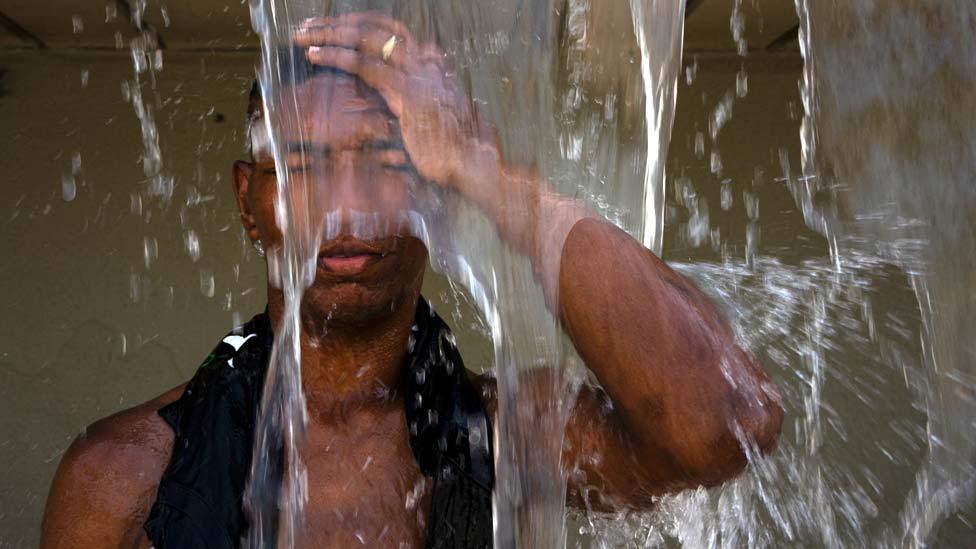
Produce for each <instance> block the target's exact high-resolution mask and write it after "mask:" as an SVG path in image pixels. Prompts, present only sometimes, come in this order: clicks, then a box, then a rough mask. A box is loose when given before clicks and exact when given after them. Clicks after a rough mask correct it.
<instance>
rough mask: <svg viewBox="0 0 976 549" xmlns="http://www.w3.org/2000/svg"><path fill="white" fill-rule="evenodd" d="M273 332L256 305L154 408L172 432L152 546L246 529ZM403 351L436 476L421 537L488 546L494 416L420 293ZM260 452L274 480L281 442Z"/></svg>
mask: <svg viewBox="0 0 976 549" xmlns="http://www.w3.org/2000/svg"><path fill="white" fill-rule="evenodd" d="M273 339H274V336H273V333H272V330H271V324H270V321H269V320H268V316H267V314H260V315H257V316H256V317H254V318H253V319H252V320H251V321H250V322H248V323H247V324H245V325H244V326H243V327H242V328H241V329H240V330H237V331H235V332H232V333H231V334H229V335H228V336H227V337H225V338H224V339H223V340H222V341H221V342H220V343H219V344H217V347H216V348H215V349H214V350H213V352H212V353H211V354H210V355H209V356H208V357H207V359H206V360H205V361H204V363H203V365H201V366H200V369H199V370H198V371H197V373H196V375H195V376H194V377H193V379H192V380H191V381H190V383H189V384H188V385H187V388H186V390H185V391H184V394H183V396H182V397H181V398H180V399H179V400H177V401H175V402H173V403H172V404H170V405H168V406H166V407H164V408H162V409H161V410H160V411H159V414H160V416H162V417H163V419H165V420H166V422H167V423H168V424H169V425H170V427H172V428H173V431H174V433H175V439H174V443H173V452H172V455H171V456H170V462H169V465H168V466H167V468H166V470H165V472H164V473H163V476H162V479H161V480H160V483H159V490H158V492H157V496H156V501H155V503H154V504H153V506H152V508H151V510H150V514H149V518H148V520H147V521H146V524H145V530H146V534H147V535H148V536H149V539H150V540H151V541H152V542H153V546H154V547H155V548H156V549H174V548H180V549H232V548H236V547H240V546H241V543H242V540H243V539H244V538H245V537H246V535H247V529H248V521H247V515H246V513H245V511H244V505H243V496H244V490H245V487H246V485H247V480H248V475H249V474H250V469H251V453H252V448H253V446H254V430H255V423H256V419H257V413H258V405H259V403H260V402H261V392H262V388H263V384H264V377H265V373H266V371H267V367H268V359H269V357H270V355H271V345H272V343H273ZM408 351H409V352H408V357H407V364H406V366H405V368H404V374H403V375H404V376H405V377H404V387H405V399H404V401H405V410H404V412H405V414H406V418H407V424H408V426H409V428H410V446H411V448H412V450H413V453H414V456H415V458H416V459H417V463H418V465H419V466H420V469H421V471H422V472H423V473H424V475H426V476H428V477H431V478H432V479H433V481H434V486H433V494H432V502H431V509H430V515H429V518H428V521H429V529H428V534H427V544H426V546H427V548H428V549H442V548H448V547H450V548H460V549H484V548H488V547H491V546H492V535H493V534H492V530H493V529H492V515H491V492H492V489H493V487H494V478H493V458H492V442H491V434H492V433H491V424H490V421H489V418H488V415H487V413H486V411H485V409H484V405H483V404H482V401H481V398H480V396H479V395H478V394H477V390H476V389H475V388H474V386H473V385H472V384H471V383H470V382H469V381H468V378H467V375H466V371H465V369H464V364H463V362H462V361H461V357H460V355H459V354H458V351H457V348H456V346H455V345H454V337H453V335H452V334H451V332H450V330H449V329H448V327H447V325H446V324H445V323H444V321H443V320H442V319H441V318H440V317H439V316H437V314H436V313H434V311H433V310H432V309H431V308H430V307H429V305H428V304H427V303H426V301H424V300H423V299H421V300H420V302H419V303H418V306H417V313H416V319H415V324H414V326H413V328H412V331H411V337H410V348H409V349H408ZM266 462H267V464H268V466H269V467H270V468H271V471H273V472H274V473H275V477H276V478H278V480H279V483H280V479H281V472H282V471H283V469H282V453H281V451H280V449H278V451H272V455H269V456H266ZM272 539H273V537H272Z"/></svg>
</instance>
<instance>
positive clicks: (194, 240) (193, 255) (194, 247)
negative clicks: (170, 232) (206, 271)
mask: <svg viewBox="0 0 976 549" xmlns="http://www.w3.org/2000/svg"><path fill="white" fill-rule="evenodd" d="M184 244H185V245H186V253H187V254H189V256H190V259H191V260H192V261H194V262H196V261H197V260H198V259H200V238H199V237H198V236H197V233H196V231H194V230H193V229H190V230H188V231H186V235H185V242H184Z"/></svg>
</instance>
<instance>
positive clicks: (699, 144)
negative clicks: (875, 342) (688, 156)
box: [695, 132, 705, 160]
mask: <svg viewBox="0 0 976 549" xmlns="http://www.w3.org/2000/svg"><path fill="white" fill-rule="evenodd" d="M695 158H697V159H699V160H701V159H702V158H705V134H704V133H702V132H695Z"/></svg>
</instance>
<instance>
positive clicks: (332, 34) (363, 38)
mask: <svg viewBox="0 0 976 549" xmlns="http://www.w3.org/2000/svg"><path fill="white" fill-rule="evenodd" d="M393 36H395V35H392V34H390V33H389V32H388V31H386V30H384V29H381V28H379V27H370V26H348V25H345V26H341V27H332V26H327V27H318V28H309V29H305V30H300V31H298V32H297V33H296V34H295V44H296V45H298V46H301V47H306V48H307V47H311V46H338V47H342V48H349V49H356V50H358V51H359V52H361V53H363V54H366V55H370V56H373V57H379V58H382V59H383V60H384V61H386V62H387V63H390V64H393V65H399V64H401V63H403V62H404V61H405V60H406V56H407V49H408V47H407V45H406V44H401V41H400V39H399V38H397V39H396V42H395V43H393V46H392V50H390V54H389V56H384V53H385V52H384V50H385V49H388V48H389V47H390V46H388V45H387V44H388V43H389V42H390V40H391V37H393Z"/></svg>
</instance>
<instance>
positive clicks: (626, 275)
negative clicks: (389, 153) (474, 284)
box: [296, 13, 783, 506]
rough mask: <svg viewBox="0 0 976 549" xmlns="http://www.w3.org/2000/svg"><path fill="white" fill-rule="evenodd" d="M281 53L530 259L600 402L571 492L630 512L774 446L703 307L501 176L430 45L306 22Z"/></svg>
mask: <svg viewBox="0 0 976 549" xmlns="http://www.w3.org/2000/svg"><path fill="white" fill-rule="evenodd" d="M296 43H297V44H298V45H300V46H303V47H306V48H308V51H307V56H308V59H309V60H310V61H311V62H312V63H316V64H320V65H325V66H330V67H333V68H337V69H340V70H343V71H346V72H349V73H351V74H354V75H356V76H358V77H360V78H361V79H362V80H363V81H364V82H365V83H366V84H368V85H369V86H371V87H373V88H374V89H376V90H377V91H378V92H379V93H380V94H381V95H382V96H383V98H384V99H385V100H386V103H387V105H388V106H389V108H390V111H391V112H392V113H393V115H394V116H395V117H396V118H397V119H398V121H399V125H400V131H401V133H402V136H403V142H404V145H405V147H406V149H407V152H408V154H409V156H410V160H411V162H412V163H413V164H414V166H415V167H416V169H417V171H418V173H419V174H420V175H421V176H422V177H423V178H424V179H426V180H428V181H432V182H435V183H437V184H440V185H443V186H445V187H448V188H452V189H454V190H456V191H458V192H459V193H461V194H462V195H463V196H465V197H466V198H467V199H468V200H470V201H471V202H473V203H475V204H477V205H478V206H479V207H480V208H481V209H482V210H483V211H484V212H485V213H486V214H487V215H488V217H489V218H491V219H492V220H494V222H495V225H496V227H497V228H498V231H499V233H500V234H501V236H502V238H504V239H505V240H506V241H507V242H508V243H509V244H510V245H511V246H513V247H514V248H515V249H518V250H521V251H522V252H523V253H525V254H526V255H527V256H529V257H530V258H531V260H532V262H533V265H534V266H535V269H536V271H537V272H538V274H539V277H540V280H541V281H542V285H543V288H544V289H545V292H546V295H547V297H548V300H549V303H550V305H551V306H552V307H553V308H554V309H555V310H557V312H558V314H559V316H560V318H561V319H562V322H563V325H564V326H565V328H566V330H567V332H568V333H569V335H570V337H571V338H572V340H573V343H574V345H575V346H576V349H577V350H578V351H579V354H580V356H581V357H582V358H583V360H584V361H585V362H586V365H587V367H588V368H589V369H590V370H592V372H593V373H594V374H595V375H596V377H597V379H598V380H599V381H600V384H601V385H602V387H603V389H604V390H605V392H603V391H599V390H596V389H593V388H587V389H585V390H584V391H583V393H582V394H581V395H580V398H579V402H578V403H577V406H576V410H575V412H574V414H573V417H572V419H571V421H570V425H569V430H568V435H567V450H566V456H565V457H566V459H567V460H568V462H569V463H571V464H576V465H577V466H578V469H579V471H578V472H579V474H578V475H573V478H576V479H583V478H585V479H586V480H585V482H584V481H582V480H580V481H574V482H575V484H574V485H573V486H572V488H573V489H574V490H575V491H577V492H579V491H580V490H582V489H583V487H584V485H585V486H589V487H590V488H595V489H596V490H598V491H600V492H601V493H602V494H603V495H604V496H605V499H606V500H607V501H608V505H610V504H612V505H616V503H615V502H622V504H624V505H636V506H643V505H645V504H648V503H649V501H650V497H649V496H652V495H656V494H660V493H662V492H665V491H668V490H672V489H677V488H682V487H687V486H695V485H701V484H705V485H708V484H714V483H717V482H720V481H722V480H723V479H726V478H729V477H730V476H732V475H733V474H735V473H736V472H737V471H739V470H740V469H741V468H742V467H743V465H744V464H745V461H746V459H745V450H744V448H743V446H744V445H754V446H755V447H756V448H758V449H759V450H763V451H768V450H769V449H770V448H772V447H773V446H774V445H775V442H776V440H777V437H778V434H779V430H780V424H781V422H782V414H783V412H782V406H781V403H780V397H779V395H778V393H777V391H776V389H775V387H774V386H773V385H772V384H771V383H770V382H769V380H768V378H767V376H766V374H765V373H764V372H763V370H762V368H760V367H759V366H758V364H756V362H755V361H754V360H753V359H752V358H751V357H750V356H749V355H748V354H747V353H745V352H744V351H743V350H742V349H741V348H740V347H739V346H738V345H736V343H735V341H734V339H733V337H732V334H731V332H730V330H729V328H728V326H727V325H726V324H725V322H724V321H723V320H722V319H721V318H720V316H719V315H718V313H717V312H716V310H715V308H714V307H713V305H712V304H711V303H710V302H709V301H708V299H707V298H706V297H705V296H704V295H703V294H702V293H701V292H700V291H699V290H698V289H697V288H696V287H695V286H694V284H692V283H691V282H690V281H688V280H687V279H685V278H684V277H682V276H680V275H678V274H677V273H675V272H674V271H672V270H671V269H670V268H668V266H667V265H665V264H664V263H663V262H662V261H661V260H660V259H658V258H657V257H656V256H655V255H654V254H653V253H651V252H650V251H648V250H647V249H645V248H644V247H642V246H641V245H640V243H639V242H637V241H635V240H634V239H633V238H631V237H630V236H629V235H627V234H626V233H624V232H623V231H621V230H619V229H617V228H616V227H614V226H612V225H611V224H609V223H607V222H606V221H604V220H602V219H600V218H598V217H596V216H593V215H592V214H590V213H589V212H587V211H586V209H585V208H584V207H582V205H581V204H579V203H578V202H576V201H574V200H571V199H566V198H563V197H560V195H558V194H557V193H554V192H552V190H551V189H550V187H549V185H548V184H547V183H545V182H544V181H541V180H540V179H539V178H537V177H535V176H533V175H532V174H530V173H526V172H521V171H518V170H513V169H511V168H510V167H508V166H504V165H503V163H502V162H501V158H502V155H501V154H500V152H499V150H498V148H497V146H496V143H495V141H494V140H493V139H492V132H491V131H490V128H488V125H487V124H485V123H484V121H483V120H481V118H480V117H479V116H478V115H477V113H476V112H475V109H474V108H473V106H472V103H471V101H470V99H469V98H468V97H467V96H466V95H465V94H464V92H463V86H461V85H460V84H459V83H458V81H457V79H456V75H455V71H453V70H451V68H450V64H449V63H448V60H447V58H446V56H445V55H444V53H443V52H442V51H441V50H440V49H439V48H438V47H437V46H436V45H434V44H420V43H417V42H416V41H415V40H414V38H413V37H412V36H411V35H410V32H409V30H408V29H407V28H406V27H405V26H404V25H403V23H401V22H399V21H396V20H394V19H392V18H390V17H389V16H386V15H382V14H378V13H366V14H347V15H342V16H338V17H330V18H322V19H315V20H310V21H308V22H307V23H306V25H305V26H304V27H303V29H302V30H301V31H299V32H298V33H297V35H296ZM490 393H491V392H490V391H488V394H490ZM594 456H600V459H593V457H594ZM611 500H613V501H611Z"/></svg>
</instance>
